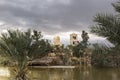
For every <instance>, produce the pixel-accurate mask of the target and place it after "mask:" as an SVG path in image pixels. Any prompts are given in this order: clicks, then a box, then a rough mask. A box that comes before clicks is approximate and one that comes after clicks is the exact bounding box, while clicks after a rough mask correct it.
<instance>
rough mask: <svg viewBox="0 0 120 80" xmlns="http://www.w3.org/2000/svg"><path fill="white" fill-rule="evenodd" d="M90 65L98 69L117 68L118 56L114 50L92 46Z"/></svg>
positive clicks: (119, 63)
mask: <svg viewBox="0 0 120 80" xmlns="http://www.w3.org/2000/svg"><path fill="white" fill-rule="evenodd" d="M91 57H92V60H91V63H92V65H94V66H98V67H119V66H120V54H119V52H118V50H117V51H116V48H109V47H107V46H99V45H98V44H94V49H93V52H92V56H91Z"/></svg>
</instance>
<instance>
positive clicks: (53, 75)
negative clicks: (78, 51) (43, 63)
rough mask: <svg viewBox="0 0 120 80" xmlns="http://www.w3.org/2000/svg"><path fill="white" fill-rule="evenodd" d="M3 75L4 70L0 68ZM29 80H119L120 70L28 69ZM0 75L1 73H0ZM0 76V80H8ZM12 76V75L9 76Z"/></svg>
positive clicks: (83, 68)
mask: <svg viewBox="0 0 120 80" xmlns="http://www.w3.org/2000/svg"><path fill="white" fill-rule="evenodd" d="M0 70H1V71H2V72H3V73H4V71H5V72H6V70H8V69H7V68H6V69H3V68H0ZM30 73H31V74H30V78H31V80H120V69H118V68H115V69H113V68H92V67H81V68H75V69H58V68H57V69H48V68H46V69H38V68H36V69H35V68H34V69H33V68H30ZM0 74H1V73H0ZM7 75H8V73H7V74H6V77H4V76H2V75H0V80H9V79H8V76H7ZM11 75H12V74H11Z"/></svg>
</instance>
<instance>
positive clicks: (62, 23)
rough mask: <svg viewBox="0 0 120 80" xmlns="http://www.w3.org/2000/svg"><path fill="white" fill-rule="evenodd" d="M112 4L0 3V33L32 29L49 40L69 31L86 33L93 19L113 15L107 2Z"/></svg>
mask: <svg viewBox="0 0 120 80" xmlns="http://www.w3.org/2000/svg"><path fill="white" fill-rule="evenodd" d="M116 1H117V0H0V31H1V32H3V31H5V30H6V29H10V28H12V29H16V28H18V29H28V28H32V29H37V30H39V31H42V32H43V33H44V34H45V37H46V38H50V39H51V37H53V36H54V35H56V34H57V35H60V36H61V37H62V36H64V35H68V33H70V32H71V33H72V32H81V31H82V30H87V31H88V30H89V27H90V26H91V25H93V22H92V20H93V16H95V15H96V14H97V13H103V12H111V13H112V12H114V10H113V7H112V5H111V3H113V2H116ZM63 34H64V35H63ZM90 35H91V36H93V35H92V34H90ZM65 37H66V36H64V38H65ZM67 39H69V38H67ZM63 41H64V40H63Z"/></svg>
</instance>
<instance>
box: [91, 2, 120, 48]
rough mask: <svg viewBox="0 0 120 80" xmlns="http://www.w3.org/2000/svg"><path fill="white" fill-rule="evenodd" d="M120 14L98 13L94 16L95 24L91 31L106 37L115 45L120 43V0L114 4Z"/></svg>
mask: <svg viewBox="0 0 120 80" xmlns="http://www.w3.org/2000/svg"><path fill="white" fill-rule="evenodd" d="M112 5H113V7H114V9H115V10H116V11H117V12H118V14H116V15H113V14H97V15H96V16H95V17H94V22H96V24H95V26H93V27H91V32H92V33H95V34H97V35H99V36H103V37H106V39H108V40H109V41H110V42H111V43H113V44H114V45H115V46H118V45H120V1H118V2H116V3H113V4H112Z"/></svg>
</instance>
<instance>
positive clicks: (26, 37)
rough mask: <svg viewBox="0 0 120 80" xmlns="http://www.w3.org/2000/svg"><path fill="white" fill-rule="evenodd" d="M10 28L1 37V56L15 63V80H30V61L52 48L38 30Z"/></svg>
mask: <svg viewBox="0 0 120 80" xmlns="http://www.w3.org/2000/svg"><path fill="white" fill-rule="evenodd" d="M31 33H32V31H31V30H28V31H27V32H22V31H20V30H8V32H7V33H2V34H1V37H0V49H1V52H0V53H1V56H5V57H6V58H7V59H8V60H9V61H11V62H12V63H14V68H13V71H14V72H15V74H16V76H15V80H28V77H27V72H28V61H29V60H32V59H34V58H35V57H36V55H37V56H43V55H45V54H46V53H48V52H49V51H50V50H51V46H50V44H49V42H48V41H47V40H43V39H41V38H42V35H41V33H40V32H38V31H33V35H32V34H31Z"/></svg>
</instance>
